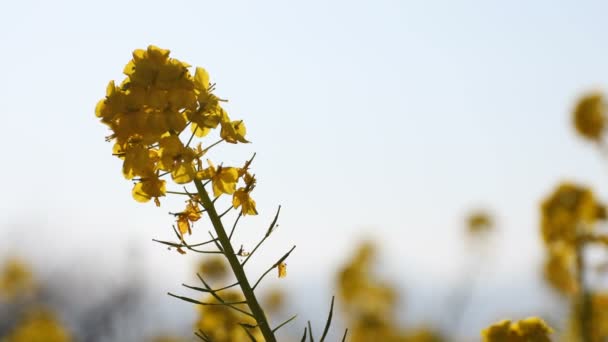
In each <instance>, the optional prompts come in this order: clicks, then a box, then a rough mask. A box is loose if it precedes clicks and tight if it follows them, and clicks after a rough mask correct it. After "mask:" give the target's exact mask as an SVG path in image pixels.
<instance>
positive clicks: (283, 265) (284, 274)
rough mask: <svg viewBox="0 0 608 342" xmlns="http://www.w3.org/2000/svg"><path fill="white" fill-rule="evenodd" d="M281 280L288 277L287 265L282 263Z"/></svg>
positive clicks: (279, 268)
mask: <svg viewBox="0 0 608 342" xmlns="http://www.w3.org/2000/svg"><path fill="white" fill-rule="evenodd" d="M278 270H279V278H285V277H286V276H287V264H286V263H284V262H282V263H280V264H279V267H278Z"/></svg>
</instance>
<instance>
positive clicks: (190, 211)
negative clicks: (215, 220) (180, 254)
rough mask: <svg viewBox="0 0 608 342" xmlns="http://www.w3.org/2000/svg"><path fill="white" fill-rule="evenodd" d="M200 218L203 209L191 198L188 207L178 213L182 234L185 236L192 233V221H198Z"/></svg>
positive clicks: (178, 222) (178, 224)
mask: <svg viewBox="0 0 608 342" xmlns="http://www.w3.org/2000/svg"><path fill="white" fill-rule="evenodd" d="M200 218H201V210H200V208H199V206H198V204H197V203H196V202H194V201H192V200H189V201H188V204H187V205H186V209H184V211H182V212H181V213H179V214H177V227H178V229H179V232H180V233H181V234H182V236H184V234H186V233H188V234H192V230H191V229H190V227H191V226H190V222H196V221H198V220H199V219H200Z"/></svg>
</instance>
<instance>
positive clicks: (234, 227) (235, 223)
mask: <svg viewBox="0 0 608 342" xmlns="http://www.w3.org/2000/svg"><path fill="white" fill-rule="evenodd" d="M241 216H243V212H242V211H241V212H240V213H239V216H237V217H236V220H234V225H232V230H231V231H230V235H228V240H232V234H234V230H235V229H236V225H237V224H238V223H239V220H240V219H241Z"/></svg>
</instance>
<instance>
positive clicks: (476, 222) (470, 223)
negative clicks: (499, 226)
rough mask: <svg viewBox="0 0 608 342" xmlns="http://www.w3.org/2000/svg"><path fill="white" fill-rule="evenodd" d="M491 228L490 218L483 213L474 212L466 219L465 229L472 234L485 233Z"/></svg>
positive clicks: (492, 224) (491, 221)
mask: <svg viewBox="0 0 608 342" xmlns="http://www.w3.org/2000/svg"><path fill="white" fill-rule="evenodd" d="M493 226H494V222H493V220H492V217H491V216H490V214H488V213H487V212H485V211H475V212H473V213H471V214H470V215H469V216H468V217H467V229H468V231H469V232H470V233H472V234H476V233H481V232H487V231H489V230H491V229H492V227H493Z"/></svg>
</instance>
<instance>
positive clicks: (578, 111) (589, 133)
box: [573, 92, 607, 142]
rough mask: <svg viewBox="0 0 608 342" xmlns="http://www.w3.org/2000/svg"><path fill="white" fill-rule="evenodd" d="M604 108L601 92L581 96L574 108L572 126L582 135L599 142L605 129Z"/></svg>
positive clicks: (604, 103)
mask: <svg viewBox="0 0 608 342" xmlns="http://www.w3.org/2000/svg"><path fill="white" fill-rule="evenodd" d="M606 109H607V107H606V102H605V99H604V96H603V95H602V94H601V93H599V92H594V93H590V94H587V95H585V96H583V97H582V98H581V99H580V100H579V101H578V103H577V104H576V107H575V108H574V115H573V123H574V128H575V129H576V131H577V132H578V133H579V134H580V135H581V136H582V137H584V138H586V139H589V140H591V141H595V142H600V141H601V138H602V135H603V134H604V131H605V130H606Z"/></svg>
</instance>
